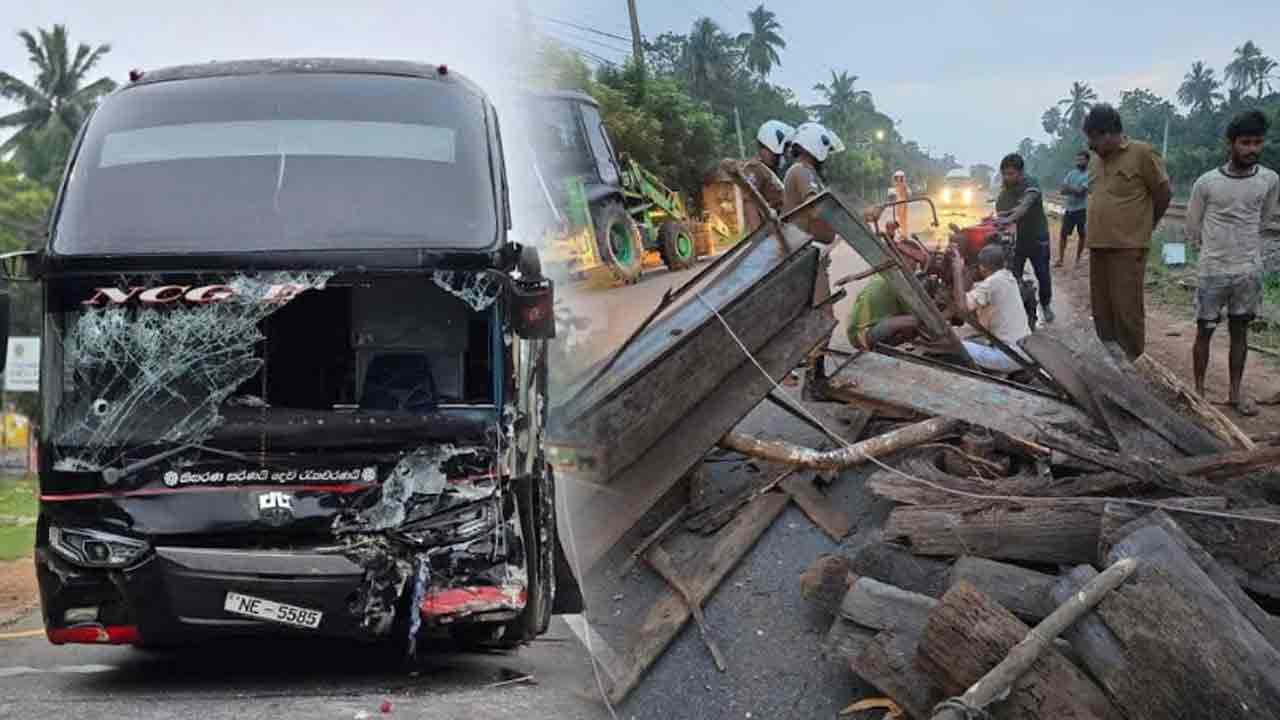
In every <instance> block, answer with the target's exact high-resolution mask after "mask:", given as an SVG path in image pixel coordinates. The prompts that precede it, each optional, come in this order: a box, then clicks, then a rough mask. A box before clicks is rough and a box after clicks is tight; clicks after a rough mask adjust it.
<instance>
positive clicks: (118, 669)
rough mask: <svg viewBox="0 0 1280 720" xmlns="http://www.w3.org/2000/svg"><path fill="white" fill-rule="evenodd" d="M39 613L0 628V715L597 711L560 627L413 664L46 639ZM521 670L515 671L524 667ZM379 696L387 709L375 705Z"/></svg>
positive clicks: (502, 716) (238, 647)
mask: <svg viewBox="0 0 1280 720" xmlns="http://www.w3.org/2000/svg"><path fill="white" fill-rule="evenodd" d="M38 628H39V623H38V617H37V618H31V619H29V620H28V621H27V622H25V623H21V624H19V625H17V626H10V627H8V628H5V629H4V630H0V718H14V719H15V720H16V719H18V718H21V719H23V720H29V719H31V718H56V717H63V718H99V717H101V718H144V719H149V718H157V719H159V718H166V719H167V718H199V719H200V720H223V719H226V720H232V719H234V720H243V719H244V718H280V719H281V720H290V719H293V718H299V719H301V718H335V719H345V720H351V719H353V718H363V717H369V718H381V717H387V718H396V717H401V718H426V717H431V718H464V717H465V718H468V720H472V719H475V720H481V719H483V720H514V719H516V718H519V719H520V720H528V719H538V720H542V719H545V720H555V719H559V718H573V719H581V720H598V719H599V718H602V717H606V716H605V715H604V711H603V709H602V708H601V707H600V706H599V705H597V704H594V703H592V702H590V701H588V700H586V699H584V698H583V696H582V694H581V693H582V692H583V691H582V690H581V688H582V687H585V678H586V673H587V668H588V667H589V666H588V664H587V662H586V660H585V658H584V656H583V655H582V653H581V651H580V649H579V647H578V645H577V644H576V641H574V640H573V637H572V635H571V634H570V633H569V631H568V629H567V628H566V627H565V626H564V625H563V624H562V623H559V622H557V623H556V624H555V625H554V626H553V628H552V631H551V632H550V633H549V634H548V635H546V636H544V637H543V639H541V640H539V641H538V642H536V643H534V644H532V645H530V646H527V647H526V648H524V649H522V650H520V651H518V652H514V653H510V654H506V653H495V654H456V653H451V652H443V651H441V652H437V653H431V654H427V655H425V656H424V657H422V658H420V661H419V663H418V664H416V665H415V666H413V667H412V668H407V667H404V666H402V665H401V664H400V663H399V662H398V661H396V660H395V659H394V658H390V657H388V656H387V655H386V654H385V653H383V652H380V651H379V650H377V649H375V648H369V647H360V646H352V645H349V644H342V643H318V642H305V641H300V642H281V641H273V642H257V641H255V642H237V643H226V644H218V645H209V646H201V647H196V648H190V649H185V650H182V651H172V652H148V651H141V650H136V649H133V648H128V647H100V646H84V645H81V646H71V645H67V646H61V647H56V646H53V645H50V644H49V643H48V642H47V641H46V640H45V639H44V637H43V635H39V636H35V637H29V636H26V635H30V634H31V633H35V632H38ZM526 677H527V678H529V679H527V680H522V678H526ZM384 702H389V703H390V708H389V709H390V713H389V714H383V713H382V712H381V709H382V705H383V703H384Z"/></svg>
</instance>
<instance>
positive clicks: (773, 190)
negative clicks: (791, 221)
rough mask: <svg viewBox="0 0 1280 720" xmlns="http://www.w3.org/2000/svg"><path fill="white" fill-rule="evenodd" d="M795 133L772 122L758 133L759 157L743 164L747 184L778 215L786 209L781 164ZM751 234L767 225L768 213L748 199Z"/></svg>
mask: <svg viewBox="0 0 1280 720" xmlns="http://www.w3.org/2000/svg"><path fill="white" fill-rule="evenodd" d="M794 132H795V129H794V128H792V127H791V126H790V125H788V124H786V123H784V122H781V121H779V120H769V121H768V122H766V123H764V124H763V125H761V126H760V130H759V132H757V133H756V147H757V149H756V156H755V157H753V158H751V159H750V160H748V161H747V162H745V163H743V165H742V174H743V176H744V177H746V179H747V182H749V183H751V186H752V187H754V188H755V189H756V190H757V191H759V193H760V195H761V197H763V198H764V200H765V202H767V203H769V207H770V208H771V209H772V210H773V211H774V212H778V211H779V210H781V209H782V181H781V180H779V179H778V170H779V166H780V162H779V161H780V160H781V159H782V152H783V148H784V146H785V145H786V142H787V140H789V139H790V138H791V135H792V133H794ZM743 214H744V215H745V216H746V223H747V227H746V230H747V232H751V231H752V230H755V229H756V228H758V227H760V225H761V224H763V223H764V221H765V217H766V216H765V213H764V212H763V211H762V210H761V209H760V208H758V207H756V203H754V202H752V200H751V199H750V198H748V199H747V203H746V209H745V210H744V213H743Z"/></svg>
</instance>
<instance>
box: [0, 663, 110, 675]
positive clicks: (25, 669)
mask: <svg viewBox="0 0 1280 720" xmlns="http://www.w3.org/2000/svg"><path fill="white" fill-rule="evenodd" d="M115 669H116V666H115V665H54V666H53V667H49V668H33V667H29V666H27V665H15V666H13V667H0V678H7V677H17V676H19V675H39V674H41V673H70V674H75V675H89V674H92V673H100V672H109V671H111V670H115Z"/></svg>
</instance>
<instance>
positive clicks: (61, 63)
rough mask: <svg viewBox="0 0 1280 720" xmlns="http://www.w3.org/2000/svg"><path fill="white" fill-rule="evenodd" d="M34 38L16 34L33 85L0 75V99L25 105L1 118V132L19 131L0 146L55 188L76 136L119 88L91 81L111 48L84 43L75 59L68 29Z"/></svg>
mask: <svg viewBox="0 0 1280 720" xmlns="http://www.w3.org/2000/svg"><path fill="white" fill-rule="evenodd" d="M36 32H37V34H38V35H39V37H37V36H36V35H33V34H32V33H30V32H28V31H26V30H23V31H21V32H19V33H18V37H19V38H21V39H22V41H23V43H24V44H25V45H26V47H27V55H28V56H29V58H30V60H31V64H32V66H33V67H34V69H35V73H36V74H35V81H34V82H33V83H27V82H24V81H23V80H21V79H19V78H17V77H16V76H14V75H10V74H9V73H7V72H0V97H4V98H6V99H8V100H13V101H15V102H18V103H21V104H22V106H23V107H22V109H21V110H18V111H16V112H13V113H10V114H8V115H5V116H3V117H0V128H17V131H16V132H15V133H14V134H13V135H12V136H11V137H10V138H9V139H8V140H6V141H5V142H4V143H3V144H0V157H3V156H6V155H9V154H12V155H13V159H14V160H15V161H16V162H17V163H18V165H19V167H20V168H21V169H22V172H23V174H24V175H26V176H27V177H29V178H32V179H34V180H37V181H39V182H41V183H44V184H45V185H47V186H49V187H56V186H57V184H58V181H59V180H60V178H61V175H62V169H63V166H64V165H65V164H66V160H67V153H68V151H69V150H70V148H71V143H72V140H73V138H75V135H76V133H77V132H79V130H80V126H81V125H82V124H83V123H84V121H85V119H86V118H88V117H89V113H91V112H92V111H93V108H94V106H95V105H97V103H98V99H99V98H101V97H102V96H104V95H106V94H107V93H109V92H111V91H112V90H114V89H115V88H116V84H115V82H113V81H112V80H111V79H110V78H105V77H103V78H99V79H97V80H94V81H92V82H88V77H89V73H90V71H92V70H93V68H94V66H95V65H97V64H98V61H99V60H101V59H102V56H103V55H106V54H107V53H108V52H110V51H111V46H110V45H99V46H98V47H96V48H92V47H90V46H88V45H86V44H84V43H81V44H80V45H79V46H78V47H77V48H76V50H75V53H74V56H73V55H72V53H71V51H70V48H69V42H68V38H67V28H66V27H65V26H63V25H54V26H53V29H52V30H45V29H44V28H40V29H38V30H37V31H36Z"/></svg>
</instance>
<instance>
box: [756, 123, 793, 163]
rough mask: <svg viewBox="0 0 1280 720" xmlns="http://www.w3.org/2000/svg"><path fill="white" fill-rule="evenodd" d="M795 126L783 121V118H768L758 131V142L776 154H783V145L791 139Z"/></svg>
mask: <svg viewBox="0 0 1280 720" xmlns="http://www.w3.org/2000/svg"><path fill="white" fill-rule="evenodd" d="M795 131H796V129H795V128H793V127H791V126H790V125H788V124H786V123H784V122H782V121H781V120H766V121H765V123H764V124H763V125H761V126H760V130H759V132H757V133H756V142H758V143H760V144H761V145H763V146H765V147H766V148H768V149H769V150H770V152H773V153H774V154H776V155H781V154H782V150H783V145H785V144H786V143H787V141H788V140H790V139H791V135H792V133H794V132H795Z"/></svg>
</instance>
